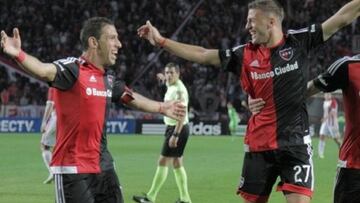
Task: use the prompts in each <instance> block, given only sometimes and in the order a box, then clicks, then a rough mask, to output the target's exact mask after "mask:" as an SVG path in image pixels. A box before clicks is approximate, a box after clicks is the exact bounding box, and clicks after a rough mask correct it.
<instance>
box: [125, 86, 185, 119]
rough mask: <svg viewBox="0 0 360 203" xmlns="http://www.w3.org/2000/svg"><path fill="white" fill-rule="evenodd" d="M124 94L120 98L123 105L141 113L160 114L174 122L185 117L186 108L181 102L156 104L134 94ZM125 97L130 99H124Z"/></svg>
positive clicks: (156, 102)
mask: <svg viewBox="0 0 360 203" xmlns="http://www.w3.org/2000/svg"><path fill="white" fill-rule="evenodd" d="M129 93H130V92H125V93H124V94H123V96H122V100H123V103H125V104H127V105H128V106H131V107H133V108H136V109H139V110H141V111H145V112H150V113H161V114H163V115H165V116H168V117H170V118H173V119H175V120H181V119H182V118H183V117H184V116H185V111H186V107H185V106H184V105H183V104H182V103H181V101H167V102H158V101H154V100H151V99H148V98H146V97H144V96H142V95H140V94H138V93H136V92H131V95H128V94H129ZM126 97H131V98H130V99H126Z"/></svg>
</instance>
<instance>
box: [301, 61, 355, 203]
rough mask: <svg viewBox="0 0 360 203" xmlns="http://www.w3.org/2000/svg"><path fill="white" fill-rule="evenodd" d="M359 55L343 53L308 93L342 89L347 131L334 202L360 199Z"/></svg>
mask: <svg viewBox="0 0 360 203" xmlns="http://www.w3.org/2000/svg"><path fill="white" fill-rule="evenodd" d="M359 75H360V55H355V56H353V57H343V58H340V59H339V60H337V61H335V62H334V63H333V64H332V65H330V66H329V68H328V69H327V71H325V72H324V73H323V74H321V75H320V76H319V77H318V78H316V79H314V80H312V81H310V82H309V84H308V88H309V92H310V93H309V95H312V94H315V93H317V92H319V91H324V92H332V91H335V90H337V89H341V90H342V94H343V101H344V113H345V120H346V126H345V135H344V138H343V143H342V145H341V147H340V152H339V162H338V170H337V175H336V180H335V190H334V202H335V203H348V202H354V203H355V202H360V159H359V157H360V148H359V146H360V78H359Z"/></svg>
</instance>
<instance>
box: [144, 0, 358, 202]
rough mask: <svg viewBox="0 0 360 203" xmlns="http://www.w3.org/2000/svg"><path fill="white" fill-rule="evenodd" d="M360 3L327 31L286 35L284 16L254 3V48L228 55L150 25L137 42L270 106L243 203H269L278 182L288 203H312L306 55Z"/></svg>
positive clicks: (251, 140) (253, 131)
mask: <svg viewBox="0 0 360 203" xmlns="http://www.w3.org/2000/svg"><path fill="white" fill-rule="evenodd" d="M359 10H360V0H354V1H351V2H349V3H348V4H346V5H345V6H344V7H343V8H341V9H340V10H339V11H338V12H337V13H336V14H335V15H333V16H332V17H331V18H329V19H328V20H326V21H325V22H323V23H322V24H313V25H310V26H309V27H307V28H304V29H300V30H296V31H294V30H289V31H288V32H287V33H286V34H284V33H283V30H282V25H281V23H282V20H283V17H284V11H283V9H282V7H281V6H280V5H279V4H278V3H277V2H276V1H274V0H255V1H252V2H251V3H249V12H248V18H247V24H246V29H248V30H249V33H250V34H251V41H250V42H249V43H247V44H245V45H241V46H238V47H234V48H232V49H227V50H216V49H205V48H203V47H199V46H193V45H188V44H183V43H179V42H176V41H174V40H170V39H167V38H164V37H163V36H161V34H160V33H159V31H158V30H157V29H156V28H155V27H153V26H152V25H151V23H150V22H149V21H148V22H147V23H146V24H145V25H143V26H142V27H140V28H139V29H138V35H139V36H140V37H143V38H146V39H147V40H149V42H150V43H151V44H153V45H156V46H160V47H163V48H164V49H165V50H167V51H169V52H171V53H174V54H175V55H177V56H179V57H182V58H184V59H187V60H190V61H194V62H197V63H202V64H209V65H214V66H219V67H221V68H222V69H223V70H225V71H230V72H233V73H235V74H236V75H237V76H238V77H239V80H240V83H241V85H242V87H243V89H244V90H245V91H246V92H247V93H248V94H249V95H250V96H251V97H253V98H259V97H261V98H263V99H264V100H265V102H266V103H265V107H264V109H263V110H262V111H261V112H260V113H258V114H256V115H253V116H252V117H251V118H250V120H249V123H248V128H247V133H246V137H245V151H246V153H245V159H244V164H243V172H242V177H241V181H240V186H239V188H238V194H240V195H241V196H242V197H243V198H244V199H245V201H246V202H267V200H268V197H269V194H270V193H271V189H272V186H273V185H274V183H275V181H276V178H277V177H278V176H280V179H281V182H280V184H279V186H278V190H281V191H283V192H284V194H285V196H286V199H287V201H288V202H310V198H311V195H312V192H313V185H314V180H313V167H312V159H311V157H312V149H311V146H310V143H311V139H310V135H309V124H308V116H307V110H306V105H305V96H306V84H307V81H308V68H309V67H308V53H309V52H310V51H311V50H312V49H314V48H315V47H317V46H318V45H321V44H323V43H324V42H325V41H326V40H327V39H329V38H330V37H331V36H332V35H333V34H334V33H335V32H336V31H338V30H339V29H340V28H342V27H343V26H345V25H347V24H349V23H351V22H352V21H353V20H354V19H356V18H357V17H358V16H359Z"/></svg>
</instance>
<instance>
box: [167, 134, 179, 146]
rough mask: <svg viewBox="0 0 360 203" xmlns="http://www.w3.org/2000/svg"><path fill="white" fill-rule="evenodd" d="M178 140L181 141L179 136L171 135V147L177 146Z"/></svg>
mask: <svg viewBox="0 0 360 203" xmlns="http://www.w3.org/2000/svg"><path fill="white" fill-rule="evenodd" d="M178 141H179V137H177V136H174V135H171V137H170V139H169V147H170V148H176V147H177V143H178Z"/></svg>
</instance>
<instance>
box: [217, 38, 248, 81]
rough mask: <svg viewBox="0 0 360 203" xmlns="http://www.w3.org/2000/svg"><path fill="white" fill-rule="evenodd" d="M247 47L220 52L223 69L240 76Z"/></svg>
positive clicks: (242, 46)
mask: <svg viewBox="0 0 360 203" xmlns="http://www.w3.org/2000/svg"><path fill="white" fill-rule="evenodd" d="M244 47H245V45H240V46H238V47H234V48H232V49H223V50H220V51H219V58H220V62H221V68H222V69H223V70H225V71H228V72H232V73H234V74H235V75H238V76H240V73H241V67H242V60H243V52H244Z"/></svg>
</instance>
